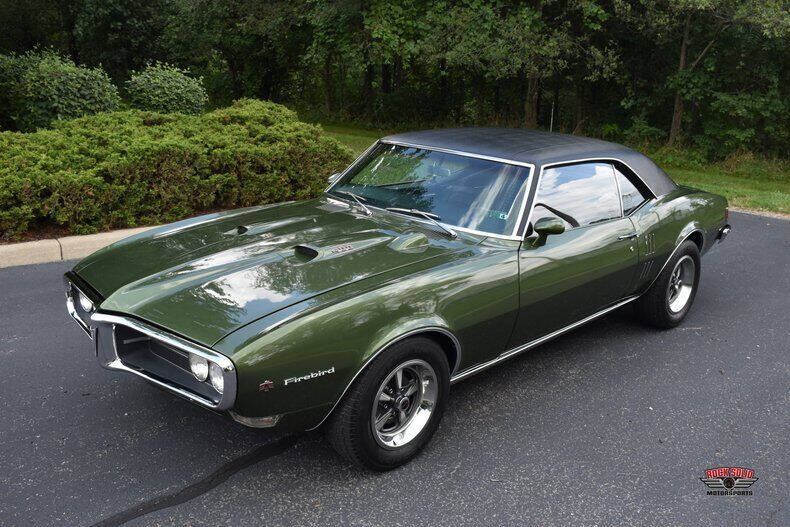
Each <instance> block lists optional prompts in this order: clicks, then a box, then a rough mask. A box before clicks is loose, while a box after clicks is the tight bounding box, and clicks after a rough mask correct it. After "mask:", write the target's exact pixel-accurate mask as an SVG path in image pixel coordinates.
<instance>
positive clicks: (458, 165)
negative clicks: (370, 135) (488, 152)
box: [329, 143, 530, 236]
mask: <svg viewBox="0 0 790 527" xmlns="http://www.w3.org/2000/svg"><path fill="white" fill-rule="evenodd" d="M529 174H530V168H529V167H524V166H520V165H510V164H507V163H501V162H498V161H490V160H487V159H478V158H475V157H468V156H463V155H457V154H448V153H445V152H438V151H434V150H427V149H422V148H414V147H410V146H401V145H392V144H386V143H379V144H378V145H376V146H375V147H374V148H373V149H372V150H371V151H370V152H369V153H368V155H367V156H365V158H364V159H363V160H362V161H361V162H360V163H358V164H357V165H355V166H354V167H352V168H351V170H349V171H348V172H347V173H346V174H345V175H344V176H343V178H342V179H340V180H339V181H338V182H337V184H335V185H334V186H333V187H332V188H331V189H330V190H329V194H331V195H336V196H338V197H341V198H344V199H346V200H347V199H348V194H347V193H352V194H354V195H356V196H357V197H358V198H359V199H361V200H362V201H363V202H364V203H365V204H366V205H373V206H375V207H380V208H393V207H394V208H399V209H415V210H419V211H422V212H425V213H428V214H431V215H434V217H435V218H436V219H438V221H441V222H442V223H446V224H448V225H453V226H456V227H461V228H464V229H471V230H475V231H483V232H488V233H492V234H499V235H508V236H509V235H512V234H513V232H514V231H515V229H516V226H517V225H516V222H517V221H518V215H519V212H520V210H521V205H522V202H523V201H524V194H525V192H526V187H527V180H528V179H529ZM437 217H438V218H437Z"/></svg>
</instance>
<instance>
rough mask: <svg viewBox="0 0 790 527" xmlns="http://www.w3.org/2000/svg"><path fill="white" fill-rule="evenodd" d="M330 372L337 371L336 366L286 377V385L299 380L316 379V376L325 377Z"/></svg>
mask: <svg viewBox="0 0 790 527" xmlns="http://www.w3.org/2000/svg"><path fill="white" fill-rule="evenodd" d="M330 373H335V367H334V366H332V367H331V368H329V369H328V370H318V371H314V372H313V373H308V374H307V375H302V376H301V377H288V378H287V379H285V382H284V383H283V384H285V386H288V385H289V384H295V383H297V382H302V381H308V380H310V379H315V378H316V377H323V376H324V375H329V374H330Z"/></svg>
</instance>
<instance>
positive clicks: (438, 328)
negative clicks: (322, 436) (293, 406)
mask: <svg viewBox="0 0 790 527" xmlns="http://www.w3.org/2000/svg"><path fill="white" fill-rule="evenodd" d="M430 332H438V333H442V334H444V335H446V336H448V337H450V340H451V341H452V343H453V347H454V348H455V353H456V355H457V359H456V361H455V367H454V368H453V371H451V372H450V375H451V376H452V374H453V373H454V372H455V371H456V370H457V369H458V366H459V365H460V364H461V357H462V355H461V343H460V342H459V340H458V338H457V337H456V336H455V335H453V333H452V332H451V331H450V330H449V329H447V328H443V327H441V326H426V327H421V328H417V329H413V330H411V331H407V332H406V333H404V334H402V335H399V336H397V337H395V338H393V339H391V340H390V341H388V342H387V343H386V344H384V345H383V346H381V347H380V348H379V349H377V350H376V351H375V353H373V354H372V355H371V356H370V357H368V358H367V360H366V361H365V362H364V363H363V364H362V366H361V367H360V368H359V369H358V370H357V372H356V373H355V374H354V376H353V377H351V380H350V381H348V384H347V385H346V387H345V388H344V389H343V393H341V394H340V397H338V398H337V400H336V401H335V404H333V405H332V408H330V409H329V411H328V412H327V413H326V415H325V416H324V417H323V419H321V421H319V422H318V424H317V425H315V426H314V427H312V428H309V429H308V431H310V430H315V429H316V428H318V427H319V426H321V425H322V424H324V421H326V420H327V419H328V418H329V416H330V415H332V412H334V411H335V408H336V407H337V405H338V404H340V401H342V400H343V397H344V396H345V395H346V392H347V391H348V389H349V388H351V385H352V384H354V381H355V380H356V379H357V377H359V374H360V373H362V372H363V371H365V368H367V367H368V364H370V363H371V362H373V360H374V359H375V358H376V357H378V356H379V354H381V352H383V351H384V350H386V349H387V348H389V347H390V346H392V345H393V344H395V343H396V342H400V341H401V340H403V339H405V338H407V337H411V336H412V335H416V334H418V333H430Z"/></svg>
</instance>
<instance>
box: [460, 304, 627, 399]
mask: <svg viewBox="0 0 790 527" xmlns="http://www.w3.org/2000/svg"><path fill="white" fill-rule="evenodd" d="M637 298H639V296H638V295H636V296H631V297H628V298H626V299H625V300H621V301H620V302H618V303H616V304H615V305H613V306H609V307H607V308H606V309H602V310H601V311H598V312H597V313H594V314H592V315H590V316H588V317H585V318H583V319H581V320H579V321H578V322H574V323H573V324H570V325H569V326H565V327H564V328H561V329H558V330H557V331H554V332H552V333H549V334H548V335H544V336H542V337H540V338H537V339H535V340H533V341H530V342H527V343H526V344H522V345H521V346H518V347H516V348H513V349H510V350H508V351H505V352H503V353H502V354H500V355H499V356H498V357H496V358H494V359H492V360H490V361H488V362H483V363H481V364H478V365H476V366H472V367H471V368H468V369H466V370H464V371H462V372H460V373H458V374H456V375H455V376H453V377H451V378H450V382H451V383H453V384H454V383H456V382H458V381H461V380H463V379H466V378H467V377H471V376H472V375H474V374H476V373H479V372H481V371H483V370H485V369H488V368H490V367H491V366H493V365H495V364H497V363H499V362H502V361H503V360H505V359H509V358H510V357H513V356H515V355H518V354H519V353H522V352H524V351H527V350H528V349H531V348H534V347H535V346H538V345H540V344H543V343H544V342H546V341H549V340H551V339H553V338H556V337H559V336H560V335H562V334H563V333H567V332H568V331H571V330H572V329H575V328H577V327H579V326H581V325H584V324H586V323H587V322H591V321H592V320H595V319H596V318H598V317H601V316H603V315H605V314H606V313H609V312H610V311H614V310H615V309H617V308H618V307H621V306H624V305H625V304H627V303H629V302H632V301H634V300H636V299H637Z"/></svg>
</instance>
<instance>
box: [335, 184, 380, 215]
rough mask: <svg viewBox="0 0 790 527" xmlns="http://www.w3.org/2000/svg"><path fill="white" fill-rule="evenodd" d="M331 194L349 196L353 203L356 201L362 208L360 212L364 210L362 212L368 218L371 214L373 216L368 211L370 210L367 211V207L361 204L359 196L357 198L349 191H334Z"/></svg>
mask: <svg viewBox="0 0 790 527" xmlns="http://www.w3.org/2000/svg"><path fill="white" fill-rule="evenodd" d="M333 192H337V193H338V194H345V195H346V196H351V197H352V198H354V201H356V202H357V204H358V205H359V206H360V207H362V210H364V211H365V215H366V216H370V215H372V214H373V213H372V212H371V211H370V209H369V208H367V207H366V206H365V204H364V203H362V198H360V197H359V196H357V195H356V194H354V193H353V192H349V191H347V190H335V191H333Z"/></svg>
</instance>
